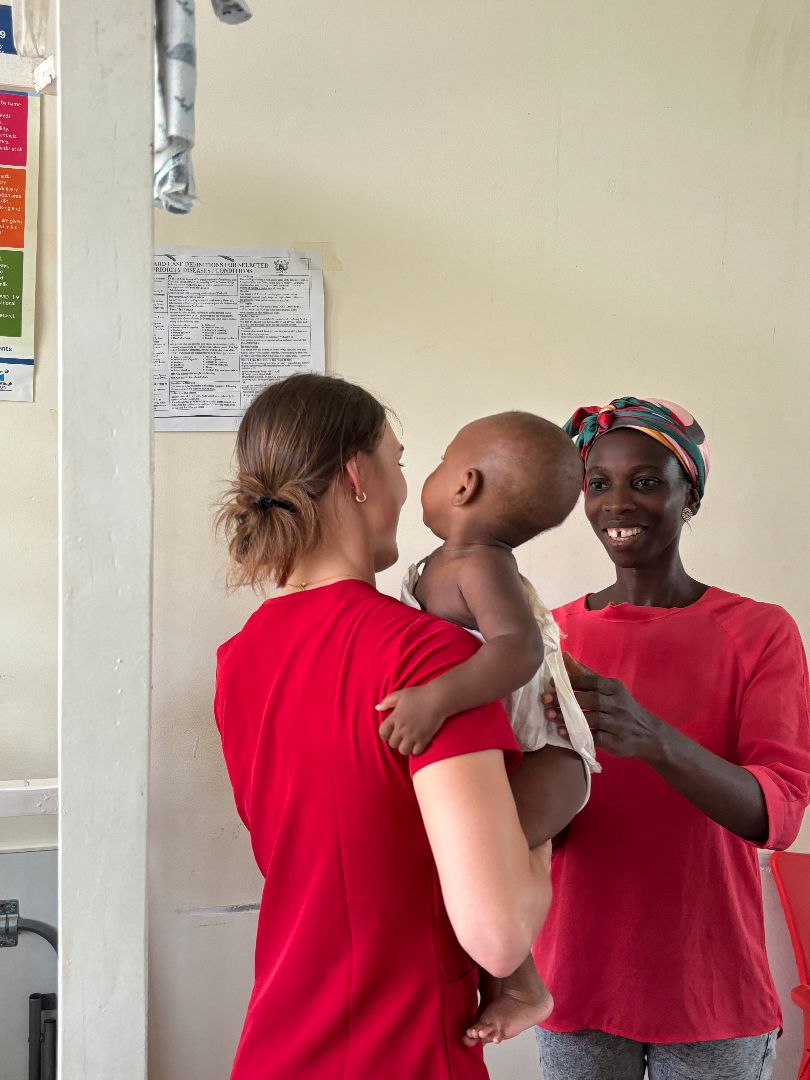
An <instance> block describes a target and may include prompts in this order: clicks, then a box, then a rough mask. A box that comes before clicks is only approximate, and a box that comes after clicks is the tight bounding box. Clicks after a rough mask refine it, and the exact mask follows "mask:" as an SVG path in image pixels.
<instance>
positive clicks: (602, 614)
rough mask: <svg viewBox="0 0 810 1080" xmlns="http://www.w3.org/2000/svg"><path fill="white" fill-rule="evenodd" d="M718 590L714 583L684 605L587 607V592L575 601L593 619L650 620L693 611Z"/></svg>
mask: <svg viewBox="0 0 810 1080" xmlns="http://www.w3.org/2000/svg"><path fill="white" fill-rule="evenodd" d="M718 591H719V590H718V589H717V588H716V587H715V586H714V585H710V586H709V587H708V589H707V590H706V591H705V593H704V594H703V595H702V596H701V597H699V598H698V599H697V600H695V602H694V604H687V605H686V607H652V606H650V607H647V606H644V605H641V604H630V603H627V602H625V603H621V604H608V605H607V607H603V608H598V609H596V610H592V609H591V608H589V607H588V597H589V596H590V595H591V594H590V593H587V594H586V595H585V596H583V597H581V598H580V599H579V600H578V601H577V607H578V608H579V609H580V611H581V612H582V613H584V614H585V615H589V616H590V617H591V618H594V619H611V620H613V621H615V622H652V621H653V619H666V618H671V617H673V616H674V615H683V614H688V613H689V612H693V611H695V610H696V609H697V608H699V607H701V606H702V605H703V604H705V603H706V600H707V598H709V597H714V596H715V595H716V594H717V592H718Z"/></svg>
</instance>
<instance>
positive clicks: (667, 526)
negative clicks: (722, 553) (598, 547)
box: [585, 428, 700, 567]
mask: <svg viewBox="0 0 810 1080" xmlns="http://www.w3.org/2000/svg"><path fill="white" fill-rule="evenodd" d="M699 506H700V499H699V497H698V494H697V492H696V491H695V489H694V488H693V487H692V485H691V483H690V481H689V479H688V478H687V476H686V474H685V473H684V471H683V469H682V468H681V466H680V463H679V462H678V459H677V458H676V457H675V455H674V454H673V453H672V452H671V451H670V450H667V448H666V447H665V446H663V445H662V444H661V443H659V442H656V440H655V439H653V438H651V437H650V436H649V435H645V434H644V433H643V432H640V431H632V430H629V429H626V428H625V429H618V430H616V431H611V432H609V433H608V434H606V435H602V436H601V437H600V438H599V439H597V441H596V442H595V443H594V445H593V448H592V450H591V452H590V454H589V455H588V461H587V465H586V470H585V513H586V514H587V516H588V520H589V521H590V523H591V527H592V528H593V530H594V532H595V533H596V535H597V536H598V537H599V539H600V540H601V541H602V543H603V544H604V546H605V549H606V551H607V553H608V554H609V555H610V557H611V559H612V560H613V562H614V563H615V564H616V565H617V566H622V567H642V566H650V565H654V564H655V563H656V562H658V561H660V560H662V559H664V558H666V557H667V556H668V555H670V554H671V553H672V551H673V549H674V550H677V548H678V542H679V540H680V535H681V529H682V528H683V517H682V515H683V511H684V509H685V508H687V507H688V508H689V509H690V510H691V511H692V513H693V514H696V513H697V511H698V508H699Z"/></svg>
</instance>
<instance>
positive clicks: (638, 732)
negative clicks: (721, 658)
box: [541, 653, 666, 759]
mask: <svg viewBox="0 0 810 1080" xmlns="http://www.w3.org/2000/svg"><path fill="white" fill-rule="evenodd" d="M564 658H565V666H566V669H567V671H568V674H569V675H570V677H571V686H572V688H573V690H574V694H575V695H576V699H577V701H578V702H579V704H580V707H581V708H582V711H583V712H584V713H585V719H586V720H587V721H588V724H589V725H590V728H591V731H592V732H593V741H594V743H595V744H596V745H597V746H598V747H601V748H602V749H603V750H606V751H607V752H608V753H609V754H613V755H614V756H615V757H630V758H642V759H644V758H653V757H657V756H659V755H660V750H661V746H662V742H663V738H662V737H663V735H664V733H665V730H666V724H664V722H663V720H659V719H658V717H657V716H653V714H652V713H649V712H647V710H646V709H643V708H642V707H641V705H639V703H638V702H637V701H636V699H635V698H634V697H633V695H632V694H631V693H630V691H629V690H628V689H627V687H626V686H625V685H624V683H623V682H621V680H620V679H608V678H605V677H604V676H602V675H597V674H596V672H595V671H591V669H590V668H587V667H585V665H584V664H581V663H580V662H579V661H578V660H575V659H574V657H573V656H571V655H570V654H569V653H565V656H564ZM541 700H542V702H543V705H544V707H545V714H546V719H547V720H551V721H552V723H553V722H554V721H559V720H560V719H561V715H562V714H561V711H560V704H559V701H558V700H557V695H556V693H554V692H552V693H547V694H543V695H542V699H541ZM558 730H559V731H560V734H561V735H564V734H566V732H565V728H564V727H563V726H562V725H560V726H559V727H558Z"/></svg>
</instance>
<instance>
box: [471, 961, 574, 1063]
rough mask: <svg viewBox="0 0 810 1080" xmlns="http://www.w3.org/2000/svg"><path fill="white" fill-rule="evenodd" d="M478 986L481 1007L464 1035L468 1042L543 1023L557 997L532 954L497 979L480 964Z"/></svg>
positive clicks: (494, 1039)
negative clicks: (515, 968)
mask: <svg viewBox="0 0 810 1080" xmlns="http://www.w3.org/2000/svg"><path fill="white" fill-rule="evenodd" d="M478 987H479V990H480V991H481V1008H480V1010H479V1013H478V1019H477V1020H476V1021H475V1023H474V1024H473V1025H472V1026H471V1027H469V1028H468V1029H467V1032H466V1034H465V1036H464V1041H465V1043H466V1044H467V1045H468V1046H474V1045H475V1044H476V1043H478V1042H481V1043H499V1042H503V1040H504V1039H513V1038H514V1037H515V1035H519V1034H520V1033H521V1031H526V1030H527V1029H528V1028H531V1027H534V1026H535V1024H542V1023H543V1021H544V1020H545V1019H546V1018H547V1017H548V1016H549V1015H550V1014H551V1010H552V1009H553V1008H554V999H553V998H552V996H551V994H550V993H549V989H548V987H547V986H546V984H545V983H544V982H543V980H542V979H541V978H540V976H539V975H538V974H537V968H536V967H535V966H534V960H532V958H531V954H530V955H529V956H527V957H526V959H525V960H524V961H523V963H522V964H521V965H520V967H519V968H518V969H517V971H513V972H512V974H511V975H509V976H508V978H506V979H496V978H495V977H494V976H493V975H490V974H489V972H487V971H484V970H483V969H480V968H479V971H478Z"/></svg>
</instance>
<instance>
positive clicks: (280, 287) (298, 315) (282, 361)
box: [154, 247, 325, 431]
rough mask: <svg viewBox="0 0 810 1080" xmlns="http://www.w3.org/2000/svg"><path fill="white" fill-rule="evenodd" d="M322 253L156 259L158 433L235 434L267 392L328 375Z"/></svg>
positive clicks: (190, 253)
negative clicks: (277, 384) (295, 379)
mask: <svg viewBox="0 0 810 1080" xmlns="http://www.w3.org/2000/svg"><path fill="white" fill-rule="evenodd" d="M323 310H324V309H323V270H322V263H321V253H320V252H319V251H297V250H296V251H292V250H290V251H287V250H281V249H267V250H260V251H255V250H245V249H242V248H190V247H164V248H161V249H159V250H158V251H156V252H155V278H154V385H155V430H156V431H235V430H236V429H237V428H238V427H239V421H240V420H241V418H242V414H243V413H244V411H245V409H246V408H247V407H248V405H249V404H250V403H251V401H252V400H253V398H254V397H256V395H257V394H258V393H260V392H261V391H262V390H263V389H264V388H265V387H266V386H267V385H268V383H271V382H274V381H277V380H279V379H283V378H286V376H288V375H292V374H294V373H295V372H299V371H313V372H321V373H322V372H323V371H324V370H325V351H324V316H323Z"/></svg>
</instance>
